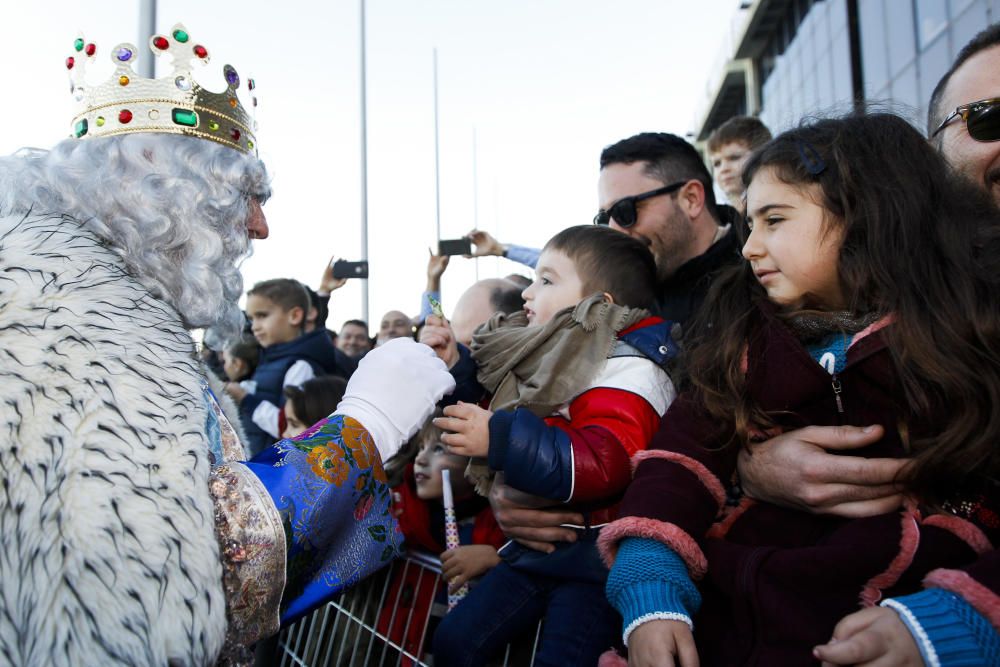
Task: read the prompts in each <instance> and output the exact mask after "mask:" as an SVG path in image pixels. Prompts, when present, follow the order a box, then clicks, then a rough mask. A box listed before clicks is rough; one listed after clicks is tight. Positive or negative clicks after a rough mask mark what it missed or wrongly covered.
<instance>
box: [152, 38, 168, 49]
mask: <svg viewBox="0 0 1000 667" xmlns="http://www.w3.org/2000/svg"><path fill="white" fill-rule="evenodd" d="M153 46H155V47H156V48H158V49H159V50H160V51H165V50H166V49H167V47H168V46H170V42H168V41H167V38H166V37H163V36H162V35H157V36H156V37H154V38H153Z"/></svg>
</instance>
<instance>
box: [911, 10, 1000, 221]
mask: <svg viewBox="0 0 1000 667" xmlns="http://www.w3.org/2000/svg"><path fill="white" fill-rule="evenodd" d="M929 106H930V108H929V110H928V113H927V133H928V136H929V137H930V139H931V141H932V142H933V143H934V145H935V146H936V147H937V149H938V150H939V151H940V152H941V154H942V155H944V156H945V158H946V159H947V160H948V162H950V163H951V165H952V167H954V168H955V169H957V170H958V171H960V172H962V173H963V174H964V175H965V176H967V177H968V178H970V179H972V180H973V181H974V182H975V183H977V184H980V185H982V186H983V187H984V188H986V191H987V192H989V193H990V194H991V195H992V196H993V200H994V201H995V202H996V203H997V205H998V206H1000V23H995V24H993V25H991V26H990V27H988V28H986V29H985V30H983V31H982V32H980V33H979V34H978V35H976V36H975V37H973V38H972V41H970V42H969V43H968V44H966V45H965V46H964V47H963V48H962V50H961V51H960V52H959V53H958V56H957V57H956V58H955V62H954V64H953V65H952V66H951V69H949V70H948V71H947V72H946V73H945V75H944V76H943V77H941V81H940V82H938V85H937V87H936V88H935V89H934V92H933V94H932V95H931V101H930V105H929Z"/></svg>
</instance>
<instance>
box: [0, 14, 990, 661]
mask: <svg viewBox="0 0 1000 667" xmlns="http://www.w3.org/2000/svg"><path fill="white" fill-rule="evenodd" d="M181 34H182V35H183V36H184V38H183V39H181V38H180V37H178V36H177V32H175V33H174V39H175V41H176V42H177V43H178V44H176V45H175V44H173V43H172V42H170V41H168V40H167V39H166V38H162V39H164V43H165V44H167V45H168V46H169V48H171V49H174V48H178V49H180V48H182V45H183V44H184V43H185V42H186V41H187V34H186V32H184V31H183V30H181ZM82 48H84V47H83V46H82V45H81V47H79V48H77V51H78V52H80V51H81V49H82ZM157 48H161V50H162V49H166V48H168V47H157ZM998 95H1000V24H996V25H992V26H989V27H988V28H986V29H985V30H984V31H982V32H981V33H980V34H978V35H977V36H976V37H975V38H974V39H973V40H972V41H971V42H970V43H969V44H967V45H966V46H965V47H964V48H963V49H962V50H961V51H960V52H959V54H958V56H957V58H956V60H955V62H954V63H953V64H952V66H951V68H950V69H949V70H948V71H947V72H946V73H945V75H944V76H943V77H942V79H941V80H940V82H939V83H938V85H937V87H936V88H935V90H934V92H933V95H932V97H931V99H930V101H929V113H928V119H927V127H926V132H921V131H918V130H917V129H915V128H914V127H913V126H912V125H911V124H909V123H908V122H907V121H905V120H903V119H902V118H900V117H898V116H895V115H892V114H890V113H885V112H875V111H869V110H864V109H858V110H856V111H855V112H854V113H852V114H849V115H847V116H842V117H836V118H810V119H803V121H802V123H801V124H800V125H799V126H797V127H795V128H793V129H790V130H787V131H785V132H782V133H780V134H778V135H777V136H774V137H772V135H771V132H769V131H768V129H767V128H766V127H765V126H764V125H763V124H762V123H761V122H760V121H759V120H757V119H755V118H750V117H736V118H732V119H730V120H729V121H727V122H726V123H724V124H722V125H721V126H720V127H718V128H717V129H716V130H715V131H714V132H713V134H712V135H711V137H710V138H709V140H708V144H707V158H708V159H707V160H706V159H705V158H704V157H703V156H702V155H701V154H699V152H698V151H697V150H696V149H695V148H694V147H693V146H692V145H691V144H689V143H688V142H687V141H685V140H684V139H682V138H680V137H677V136H675V135H672V134H667V133H661V132H645V133H641V134H637V135H634V136H631V137H628V138H625V139H622V140H620V141H617V142H614V143H610V144H609V145H608V146H607V147H606V148H605V149H604V150H603V151H602V152H601V154H600V156H599V171H598V179H597V195H598V201H599V210H598V213H597V215H596V216H595V218H594V220H593V223H594V224H584V225H580V224H572V223H573V222H574V221H562V222H560V223H558V224H553V232H554V234H553V236H552V237H551V239H550V240H549V241H548V242H547V243H546V244H545V246H544V247H543V248H541V249H535V248H529V247H524V246H519V245H516V244H510V243H503V242H501V241H499V240H498V239H496V238H494V237H493V236H491V235H490V234H489V233H487V232H484V231H481V230H472V231H471V232H470V233H469V235H468V237H469V240H470V241H471V243H472V244H473V246H474V252H473V254H472V256H486V255H496V256H503V257H506V258H508V259H510V260H512V261H515V262H518V263H520V264H522V265H523V266H524V267H525V273H531V274H532V276H533V277H532V278H528V277H526V276H525V275H521V274H517V273H515V274H511V275H509V276H506V277H504V278H490V279H486V280H481V281H478V282H476V283H475V284H473V285H471V286H469V287H468V289H467V290H466V291H465V292H464V293H463V294H462V295H461V297H460V298H459V299H457V300H456V301H455V303H454V306H453V307H452V308H451V318H450V319H448V318H445V316H444V314H443V311H442V308H441V290H440V287H441V276H442V275H443V273H444V272H445V271H446V269H447V267H448V264H449V262H450V261H451V259H450V258H449V257H448V256H446V255H434V254H433V253H432V254H431V255H430V257H429V259H428V267H427V285H426V290H425V292H424V294H423V296H422V297H421V303H420V310H419V313H418V314H417V315H416V316H413V317H411V316H408V315H407V314H405V313H404V312H402V311H396V310H393V311H389V312H388V313H386V314H385V316H384V317H383V318H382V320H381V323H380V326H379V329H378V333H377V334H376V335H375V336H371V332H370V331H369V327H368V324H367V323H366V322H364V321H363V320H358V319H347V320H346V321H344V323H343V324H342V325H341V327H340V328H339V330H337V331H333V330H330V329H328V328H327V321H328V319H329V314H330V312H331V311H334V312H336V310H337V306H336V290H337V289H338V288H340V287H341V286H342V285H343V284H344V282H345V281H344V279H342V278H335V277H334V272H333V270H332V266H333V265H332V262H331V263H330V264H328V265H327V266H326V267H324V269H323V271H322V274H321V277H320V280H319V283H318V284H317V285H316V289H315V290H314V289H312V288H311V287H310V286H307V285H304V284H302V283H300V282H298V281H295V280H292V279H287V278H275V279H272V280H267V281H263V282H260V283H258V284H256V285H254V286H252V287H251V288H250V289H249V290H248V291H247V292H246V293H245V296H246V307H245V312H240V311H239V308H238V307H237V306H236V300H237V298H238V297H239V296H240V292H241V291H242V287H241V283H240V281H239V278H238V273H237V272H236V268H235V267H236V262H237V260H238V259H239V258H240V257H242V256H243V255H244V254H245V252H246V250H247V248H248V245H249V239H254V238H256V239H264V238H266V237H267V234H268V227H267V221H266V220H265V218H264V215H263V211H262V208H261V205H262V204H263V203H264V202H265V201H266V199H267V198H268V196H269V194H270V186H269V182H268V179H267V174H266V171H265V170H264V167H263V164H262V163H260V161H259V160H257V159H256V157H255V156H254V155H253V154H252V152H251V151H250V150H248V149H247V147H246V146H245V145H235V146H234V145H230V144H227V145H223V144H224V143H225V142H222V141H217V140H214V139H212V138H211V137H209V139H208V140H206V139H205V138H204V137H200V136H174V135H166V134H163V133H162V131H161V128H159V127H158V126H151V127H150V128H149V129H148V131H146V132H137V133H134V134H125V135H123V136H89V137H88V136H87V135H86V131H87V130H86V128H87V125H83V128H84V131H83V134H80V135H78V136H76V137H75V138H72V139H69V140H67V141H65V142H63V143H61V144H59V145H58V146H57V147H56V148H55V149H54V150H53V151H51V152H47V153H41V154H29V155H25V154H19V155H16V156H12V157H11V158H7V159H6V160H5V161H4V162H3V163H2V164H0V208H2V210H0V213H2V215H3V217H2V218H0V238H3V239H4V241H5V242H4V244H3V245H2V246H0V262H2V264H3V267H4V271H3V272H2V275H6V276H7V277H6V278H2V279H0V285H2V293H3V295H4V299H3V302H2V303H0V317H2V318H3V320H4V324H5V326H4V327H3V328H2V329H0V330H2V331H3V334H0V336H2V338H0V341H2V342H3V350H4V355H5V361H4V362H3V364H2V365H0V372H2V377H3V378H4V387H5V389H4V392H5V401H4V403H3V407H0V416H2V417H3V423H4V424H6V425H7V433H8V436H7V440H6V441H5V442H3V443H2V445H0V470H2V475H3V493H2V494H0V548H2V550H0V582H2V583H0V656H3V658H4V660H5V661H8V662H10V663H12V664H49V663H51V664H105V663H110V662H116V661H117V662H124V663H126V664H134V663H140V662H141V663H148V664H168V663H174V662H176V663H178V664H210V663H212V662H215V661H228V662H233V663H240V662H246V661H247V660H249V657H248V656H249V653H248V651H249V650H250V648H251V647H252V646H253V645H254V643H255V642H259V641H261V640H263V639H265V638H267V637H269V636H271V635H273V634H274V633H275V631H276V630H277V628H278V627H279V624H280V623H288V622H291V621H294V620H295V619H297V618H300V617H301V616H302V615H303V614H305V613H307V612H308V611H310V610H311V609H314V608H315V607H316V606H318V605H319V604H322V603H323V602H324V601H326V600H328V599H330V597H332V596H333V595H336V594H337V593H339V592H340V591H342V590H343V589H344V588H345V587H346V586H350V585H352V584H353V583H356V582H357V581H359V580H360V579H361V578H363V577H365V576H367V575H368V574H370V573H371V572H373V571H375V570H377V569H378V568H380V567H382V566H383V565H385V564H386V563H388V562H389V561H391V560H392V559H393V558H396V557H397V556H398V555H399V554H400V553H401V551H402V549H403V548H410V549H421V550H425V551H430V552H432V553H435V554H439V555H440V559H441V565H442V574H443V586H442V588H441V589H440V590H433V589H429V588H427V587H426V585H422V584H420V583H419V582H412V581H407V580H405V576H403V575H397V576H396V577H395V579H394V580H393V581H392V585H393V586H395V587H397V588H399V587H406V586H410V587H411V588H412V587H414V586H416V590H415V591H411V592H412V593H413V595H412V596H411V597H413V598H414V599H415V600H416V601H418V602H419V603H420V604H421V605H423V607H424V608H425V609H426V611H425V612H424V613H425V614H426V613H433V615H434V618H433V619H429V618H427V617H426V616H422V617H420V618H419V619H418V622H417V623H413V622H412V621H411V622H410V623H408V624H406V625H401V624H399V623H398V622H397V621H396V620H395V617H394V616H392V615H386V614H383V617H380V618H379V619H378V621H377V625H378V629H379V631H380V632H382V633H384V634H385V635H386V636H388V637H389V638H390V639H392V640H393V641H396V642H401V643H402V644H401V645H403V646H405V647H408V648H410V649H411V650H413V648H414V647H416V646H419V645H420V643H421V637H420V636H418V635H419V634H420V633H422V632H423V628H425V627H426V628H429V629H428V636H427V643H426V646H429V647H430V650H431V652H432V654H433V664H435V665H442V666H450V665H469V666H473V665H482V664H487V663H488V662H489V661H490V660H491V659H493V658H495V657H496V656H497V655H498V654H499V653H500V652H501V651H502V649H503V647H504V646H505V645H506V644H507V643H508V642H510V641H512V640H513V639H515V638H517V637H518V636H520V635H523V634H525V633H527V632H533V631H534V630H535V628H537V627H538V623H539V621H543V624H542V629H541V632H540V636H539V639H538V647H537V651H536V654H535V657H534V664H536V665H596V664H600V665H604V666H605V667H610V666H611V665H616V664H626V663H627V664H629V665H632V666H633V667H654V666H661V665H681V666H682V667H691V666H694V665H699V664H704V665H744V664H757V665H798V664H803V665H807V664H816V663H817V662H821V663H822V664H824V665H873V666H875V665H919V664H925V665H989V664H1000V556H998V552H997V549H996V545H997V544H998V540H1000V449H998V447H997V444H996V443H997V442H998V441H1000V420H997V418H996V417H995V416H994V414H995V410H996V406H998V405H1000V97H998ZM234 107H235V105H234ZM88 113H89V110H88ZM98 125H100V124H98ZM233 136H237V137H238V136H239V134H238V133H237V134H236V135H233ZM85 165H86V166H89V167H91V169H83V168H82V166H85ZM105 170H112V173H116V174H125V176H124V177H122V178H123V179H127V178H134V179H135V183H136V185H135V187H134V188H129V187H125V186H127V185H128V182H123V183H122V185H123V187H119V188H117V189H116V190H115V191H113V192H111V191H108V189H107V187H106V182H104V181H102V180H101V179H102V176H103V174H104V173H105ZM168 177H169V178H168ZM151 179H152V180H151ZM151 182H156V183H158V184H159V183H161V182H162V183H168V182H174V183H180V184H181V185H180V186H176V187H175V189H173V190H166V189H165V188H166V185H157V186H156V187H151V186H149V185H148V184H149V183H151ZM143 183H145V184H147V185H140V184H143ZM191 184H194V186H196V187H194V188H191V187H190V186H191ZM716 186H718V188H719V189H720V190H721V191H722V192H723V193H724V194H725V197H726V200H727V201H728V202H729V203H728V204H723V203H721V202H719V201H717V200H716V194H715V193H716V189H715V188H716ZM164 191H165V192H166V196H163V192H164ZM133 192H140V193H142V195H141V196H140V197H139V198H138V199H137V198H135V197H134V196H133V195H132V193H133ZM191 192H207V193H208V194H201V195H199V197H202V198H203V199H201V200H199V199H198V198H197V197H192V195H191ZM179 200H183V201H185V202H187V203H190V210H187V209H184V210H181V209H180V208H179V207H178V206H177V201H179ZM205 202H208V203H207V204H206V203H205ZM164 220H167V221H168V223H169V224H166V225H165V223H164V222H163V221H164ZM576 222H578V221H576ZM164 226H166V228H167V229H166V231H164ZM194 328H207V329H208V330H209V335H207V336H206V341H208V342H210V343H211V342H213V341H225V344H224V345H222V346H221V347H222V349H220V350H219V351H218V353H216V352H214V351H213V350H212V349H211V347H210V346H206V349H205V351H204V354H203V355H202V357H201V359H200V361H201V362H204V365H205V366H207V368H208V369H207V371H206V370H204V369H203V367H202V366H201V365H200V363H199V360H197V359H196V355H195V353H194V349H195V348H194V344H193V341H192V339H191V337H190V334H189V330H191V329H194ZM452 513H454V517H455V520H456V524H457V525H456V528H457V533H456V534H457V540H458V543H459V544H458V546H455V545H454V541H453V540H454V539H455V535H456V534H451V535H449V530H450V527H449V524H448V521H449V520H450V517H451V516H452ZM434 600H438V602H440V604H436V605H435V604H432V603H433V601H434ZM445 601H447V605H445ZM448 607H451V608H452V609H450V611H447V613H445V612H444V610H445V609H447V608H448ZM434 610H436V611H434ZM411 626H412V627H411ZM418 628H419V630H418Z"/></svg>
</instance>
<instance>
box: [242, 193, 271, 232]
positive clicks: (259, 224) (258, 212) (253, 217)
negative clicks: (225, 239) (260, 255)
mask: <svg viewBox="0 0 1000 667" xmlns="http://www.w3.org/2000/svg"><path fill="white" fill-rule="evenodd" d="M269 233H270V229H269V228H268V226H267V217H266V216H265V215H264V209H262V208H261V206H260V204H259V203H257V202H254V203H253V205H251V207H250V219H249V220H247V234H248V235H249V236H250V238H251V239H266V238H267V236H268V234H269Z"/></svg>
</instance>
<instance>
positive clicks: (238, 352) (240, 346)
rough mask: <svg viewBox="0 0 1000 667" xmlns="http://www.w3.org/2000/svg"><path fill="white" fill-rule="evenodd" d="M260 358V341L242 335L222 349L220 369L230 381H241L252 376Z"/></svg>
mask: <svg viewBox="0 0 1000 667" xmlns="http://www.w3.org/2000/svg"><path fill="white" fill-rule="evenodd" d="M259 360H260V343H258V342H257V339H256V338H254V337H253V336H242V337H240V338H238V339H236V341H234V342H232V343H230V344H229V345H227V346H226V349H224V350H223V351H222V370H223V371H224V372H225V374H226V379H227V380H229V381H230V382H243V381H244V380H249V379H250V378H251V377H252V376H253V372H254V371H255V370H257V362H258V361H259Z"/></svg>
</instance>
